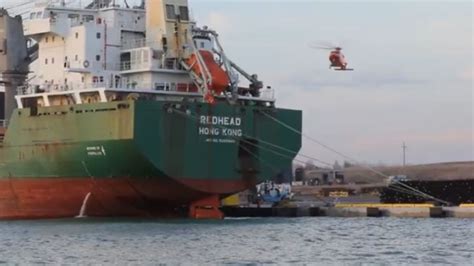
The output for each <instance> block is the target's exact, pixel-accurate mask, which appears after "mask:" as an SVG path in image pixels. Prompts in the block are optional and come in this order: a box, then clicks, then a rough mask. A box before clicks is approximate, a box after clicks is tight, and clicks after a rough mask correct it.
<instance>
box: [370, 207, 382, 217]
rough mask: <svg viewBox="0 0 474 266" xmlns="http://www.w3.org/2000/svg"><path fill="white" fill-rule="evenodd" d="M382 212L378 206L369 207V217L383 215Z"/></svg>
mask: <svg viewBox="0 0 474 266" xmlns="http://www.w3.org/2000/svg"><path fill="white" fill-rule="evenodd" d="M381 216H382V212H381V211H380V209H379V208H376V207H367V217H381Z"/></svg>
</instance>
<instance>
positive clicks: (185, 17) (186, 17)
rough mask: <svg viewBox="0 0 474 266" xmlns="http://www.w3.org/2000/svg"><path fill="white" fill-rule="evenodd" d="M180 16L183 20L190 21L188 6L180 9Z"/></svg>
mask: <svg viewBox="0 0 474 266" xmlns="http://www.w3.org/2000/svg"><path fill="white" fill-rule="evenodd" d="M179 16H180V18H181V19H182V20H185V21H188V20H189V11H188V7H187V6H180V7H179Z"/></svg>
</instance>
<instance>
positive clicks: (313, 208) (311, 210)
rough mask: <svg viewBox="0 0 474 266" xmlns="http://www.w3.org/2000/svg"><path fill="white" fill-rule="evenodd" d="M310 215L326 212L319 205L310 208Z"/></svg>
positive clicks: (315, 215)
mask: <svg viewBox="0 0 474 266" xmlns="http://www.w3.org/2000/svg"><path fill="white" fill-rule="evenodd" d="M309 216H311V217H317V216H324V212H323V211H322V210H321V208H319V207H311V208H309Z"/></svg>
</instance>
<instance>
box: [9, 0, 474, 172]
mask: <svg viewBox="0 0 474 266" xmlns="http://www.w3.org/2000/svg"><path fill="white" fill-rule="evenodd" d="M18 2H24V1H21V0H20V1H11V0H0V6H1V5H4V6H10V5H11V4H12V3H18ZM129 2H131V3H133V2H134V1H132V0H129ZM190 6H191V10H192V14H193V16H194V18H195V19H196V20H197V21H198V24H200V25H208V26H209V27H211V28H213V29H215V30H217V31H218V32H219V34H220V39H221V42H222V44H223V46H224V49H225V51H226V53H227V55H228V56H229V57H230V58H231V59H232V60H233V61H234V62H236V63H237V64H239V65H240V66H241V67H243V68H244V69H246V70H247V71H248V72H251V73H258V74H259V77H260V78H261V79H262V80H263V81H264V82H265V85H269V86H272V87H273V88H274V89H275V90H276V95H277V106H278V107H282V108H290V109H299V110H303V120H304V121H303V123H304V124H303V131H304V133H305V134H307V135H309V136H311V137H313V138H315V139H317V140H319V141H321V142H323V143H324V144H326V145H328V146H330V147H332V148H334V149H336V150H338V151H341V152H343V153H345V154H347V155H350V156H351V157H354V158H355V159H357V160H358V161H361V162H367V163H373V164H387V165H398V164H401V163H402V143H403V142H405V143H406V145H407V147H408V148H407V153H406V158H407V163H409V164H419V163H434V162H446V161H468V160H474V136H473V134H474V128H473V124H474V117H473V113H474V105H473V102H474V96H473V86H472V85H473V84H472V82H473V76H474V70H473V61H474V56H473V38H474V37H473V3H472V1H393V2H391V1H357V0H352V1H316V0H315V1H289V0H286V1H283V0H280V1H278V0H273V1H269V0H268V1H263V0H257V1H254V0H252V1H245V0H238V1H237V0H219V1H217V0H190ZM315 42H330V43H334V44H336V45H339V46H342V47H343V48H344V50H343V52H344V53H345V55H346V58H347V60H348V61H349V65H350V67H353V68H354V69H355V71H353V72H337V71H331V70H329V69H328V67H329V61H328V51H324V50H315V49H311V48H310V47H309V44H311V43H315ZM301 152H302V153H303V154H306V155H309V156H311V157H315V158H318V159H321V160H323V161H326V162H334V161H335V160H338V161H339V162H342V161H343V158H341V157H340V156H337V155H335V154H334V153H332V152H329V151H327V150H325V149H324V148H323V147H321V146H318V145H317V144H315V143H313V142H310V141H307V140H304V141H303V148H302V150H301ZM303 160H305V159H303Z"/></svg>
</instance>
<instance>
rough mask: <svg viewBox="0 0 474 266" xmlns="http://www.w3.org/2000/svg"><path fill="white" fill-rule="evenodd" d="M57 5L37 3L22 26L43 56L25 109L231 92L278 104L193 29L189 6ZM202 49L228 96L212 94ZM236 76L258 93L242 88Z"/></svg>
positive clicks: (24, 92)
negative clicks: (219, 70)
mask: <svg viewBox="0 0 474 266" xmlns="http://www.w3.org/2000/svg"><path fill="white" fill-rule="evenodd" d="M43 2H44V1H43ZM56 2H58V3H51V2H46V3H38V4H36V5H35V7H34V8H33V9H32V10H31V12H30V13H29V14H28V16H27V17H28V18H27V19H26V20H25V21H24V30H25V35H26V36H27V37H28V38H30V39H31V43H30V47H34V46H36V45H37V52H35V54H34V55H33V56H31V57H34V58H35V59H36V61H35V62H34V64H32V66H33V67H32V68H31V70H32V73H31V74H30V77H29V81H28V84H27V86H24V87H22V88H21V89H20V90H19V93H18V95H17V96H16V99H17V104H18V107H19V108H22V107H24V105H25V102H31V98H36V99H37V105H38V106H51V105H64V104H80V103H84V102H87V103H89V102H106V101H113V100H122V99H125V98H126V97H129V96H130V95H131V93H133V95H153V97H162V98H163V99H169V98H170V97H171V98H172V97H182V96H193V97H196V98H201V99H202V98H203V96H205V95H207V94H214V95H213V96H215V97H227V98H230V97H229V95H231V94H232V93H233V95H231V96H234V97H233V98H234V99H236V98H237V99H247V100H248V99H253V100H256V101H264V102H268V103H273V102H274V99H273V91H272V90H271V89H265V90H264V93H262V94H260V93H259V90H260V89H261V88H262V85H261V82H259V81H258V79H257V78H256V75H248V74H247V73H245V72H244V71H243V70H242V69H240V68H238V67H237V66H236V65H235V64H234V63H233V62H231V61H230V60H228V59H227V57H226V56H225V54H224V52H223V50H222V48H221V47H220V44H219V42H218V39H217V34H216V33H215V32H214V31H211V30H208V29H207V28H204V29H200V28H197V27H196V26H195V23H194V22H193V21H192V20H191V18H190V16H189V8H188V3H187V0H147V1H144V2H143V4H142V6H139V7H133V8H129V7H121V6H120V5H117V4H116V1H110V0H105V1H104V0H95V1H93V2H92V3H91V4H90V5H88V7H86V8H77V7H73V6H68V5H66V4H65V3H64V1H56ZM117 2H118V1H117ZM203 50H205V51H208V52H211V53H212V54H213V57H214V58H215V60H216V64H218V65H219V66H220V67H221V68H222V69H223V70H224V71H225V73H227V76H228V78H229V82H228V83H229V88H228V89H227V90H226V91H225V92H223V93H220V94H216V93H215V92H213V91H212V89H211V85H212V82H213V81H214V80H213V78H215V77H214V76H213V73H211V72H212V71H210V70H209V68H208V66H207V65H206V61H205V60H204V59H203V58H202V56H201V53H200V52H198V51H203ZM192 56H195V58H196V59H195V61H193V63H191V61H190V58H191V57H192ZM196 69H197V70H198V71H196ZM237 72H239V73H241V74H242V75H243V76H244V77H246V78H247V79H249V80H250V83H251V84H253V86H254V87H253V88H252V85H251V88H247V89H244V88H239V87H238V76H239V75H237V74H236V73H237ZM256 92H257V93H256Z"/></svg>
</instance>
